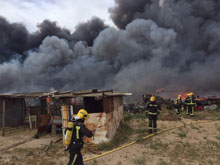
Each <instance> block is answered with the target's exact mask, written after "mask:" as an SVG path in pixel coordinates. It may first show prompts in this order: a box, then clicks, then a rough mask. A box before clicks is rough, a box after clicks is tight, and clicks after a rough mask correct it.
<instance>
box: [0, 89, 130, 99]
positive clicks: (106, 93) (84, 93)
mask: <svg viewBox="0 0 220 165" xmlns="http://www.w3.org/2000/svg"><path fill="white" fill-rule="evenodd" d="M130 95H132V93H124V92H113V90H85V91H65V92H58V91H51V92H33V93H10V94H8V93H6V94H0V97H6V98H28V97H57V98H65V97H102V96H130Z"/></svg>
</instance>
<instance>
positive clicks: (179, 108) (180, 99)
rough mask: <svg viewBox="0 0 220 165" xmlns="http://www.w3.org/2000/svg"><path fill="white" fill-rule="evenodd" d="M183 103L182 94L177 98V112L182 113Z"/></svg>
mask: <svg viewBox="0 0 220 165" xmlns="http://www.w3.org/2000/svg"><path fill="white" fill-rule="evenodd" d="M182 105H183V102H182V95H178V97H177V99H176V114H180V113H181V109H182Z"/></svg>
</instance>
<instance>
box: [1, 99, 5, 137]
mask: <svg viewBox="0 0 220 165" xmlns="http://www.w3.org/2000/svg"><path fill="white" fill-rule="evenodd" d="M2 136H5V100H3V102H2Z"/></svg>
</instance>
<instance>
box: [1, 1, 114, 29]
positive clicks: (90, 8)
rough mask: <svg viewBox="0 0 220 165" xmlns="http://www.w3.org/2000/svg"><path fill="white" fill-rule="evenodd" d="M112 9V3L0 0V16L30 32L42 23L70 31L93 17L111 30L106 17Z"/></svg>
mask: <svg viewBox="0 0 220 165" xmlns="http://www.w3.org/2000/svg"><path fill="white" fill-rule="evenodd" d="M113 5H114V0H0V15H1V16H3V17H5V18H6V19H7V20H8V21H10V22H19V23H23V24H24V25H25V26H26V27H27V28H28V30H29V31H31V32H33V31H36V30H37V27H36V25H37V24H38V23H41V22H42V21H43V20H45V19H49V20H51V21H56V22H57V23H58V25H59V26H61V27H66V28H68V29H70V30H72V31H73V30H74V27H75V25H77V24H78V23H79V22H85V21H87V20H89V19H90V18H91V17H92V16H97V17H99V18H101V19H103V20H104V21H105V23H106V24H108V25H112V26H113V23H112V21H111V20H110V18H109V13H108V8H109V7H111V6H113Z"/></svg>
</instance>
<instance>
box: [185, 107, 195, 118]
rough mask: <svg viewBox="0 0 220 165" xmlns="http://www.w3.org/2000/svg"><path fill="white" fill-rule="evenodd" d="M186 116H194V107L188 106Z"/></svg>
mask: <svg viewBox="0 0 220 165" xmlns="http://www.w3.org/2000/svg"><path fill="white" fill-rule="evenodd" d="M186 114H188V115H190V116H193V115H194V105H187V112H186Z"/></svg>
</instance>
